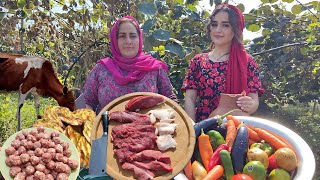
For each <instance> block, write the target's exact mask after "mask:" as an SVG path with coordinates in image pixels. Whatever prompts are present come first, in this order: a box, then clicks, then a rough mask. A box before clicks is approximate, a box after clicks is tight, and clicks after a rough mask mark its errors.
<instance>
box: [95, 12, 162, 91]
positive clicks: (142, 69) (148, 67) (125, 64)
mask: <svg viewBox="0 0 320 180" xmlns="http://www.w3.org/2000/svg"><path fill="white" fill-rule="evenodd" d="M123 19H130V20H132V21H133V23H135V24H136V26H137V27H138V28H139V23H138V22H137V20H136V19H135V18H133V17H131V16H125V17H122V18H120V19H118V20H117V22H116V23H115V24H114V25H113V27H112V29H111V32H110V43H111V52H112V55H113V58H105V59H101V60H99V61H98V63H102V64H104V65H105V67H106V68H107V69H108V70H109V71H110V72H111V74H112V77H113V78H114V80H115V81H116V83H117V84H119V85H126V84H129V83H131V82H135V81H138V80H140V79H142V78H143V77H144V76H145V75H146V74H147V73H148V72H150V71H154V70H159V69H164V70H165V71H166V72H167V73H168V66H167V65H166V64H165V63H164V62H162V61H160V60H158V59H155V58H153V57H152V56H150V55H146V54H144V53H143V51H142V43H143V39H142V36H143V34H142V31H141V29H140V28H139V31H138V34H139V50H138V54H137V55H136V56H135V57H133V58H125V57H123V56H122V55H121V53H120V50H119V46H118V40H117V33H118V30H119V26H120V22H121V20H123ZM122 70H124V71H127V72H128V73H127V74H126V75H124V74H122Z"/></svg>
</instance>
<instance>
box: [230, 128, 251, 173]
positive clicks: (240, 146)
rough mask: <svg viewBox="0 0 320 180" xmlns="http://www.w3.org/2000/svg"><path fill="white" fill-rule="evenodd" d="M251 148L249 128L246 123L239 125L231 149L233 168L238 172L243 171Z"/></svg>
mask: <svg viewBox="0 0 320 180" xmlns="http://www.w3.org/2000/svg"><path fill="white" fill-rule="evenodd" d="M248 148H249V134H248V128H247V127H246V126H244V125H239V127H238V130H237V135H236V138H235V140H234V142H233V145H232V149H231V159H232V164H233V169H234V171H235V173H236V174H238V173H242V170H243V167H244V166H245V164H246V157H247V151H248Z"/></svg>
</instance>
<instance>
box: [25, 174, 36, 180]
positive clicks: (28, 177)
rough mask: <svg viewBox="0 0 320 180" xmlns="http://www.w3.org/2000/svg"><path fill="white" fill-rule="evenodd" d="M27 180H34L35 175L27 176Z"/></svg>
mask: <svg viewBox="0 0 320 180" xmlns="http://www.w3.org/2000/svg"><path fill="white" fill-rule="evenodd" d="M26 180H34V175H31V176H27V178H26Z"/></svg>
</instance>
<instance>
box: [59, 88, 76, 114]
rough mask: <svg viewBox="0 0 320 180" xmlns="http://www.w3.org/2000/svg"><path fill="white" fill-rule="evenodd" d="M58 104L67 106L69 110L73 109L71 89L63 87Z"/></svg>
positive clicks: (73, 102)
mask: <svg viewBox="0 0 320 180" xmlns="http://www.w3.org/2000/svg"><path fill="white" fill-rule="evenodd" d="M58 103H59V106H63V107H67V108H69V109H70V111H74V110H75V108H76V106H75V98H74V94H73V91H72V90H69V89H68V88H67V87H66V86H64V87H63V95H62V97H61V98H59V101H58Z"/></svg>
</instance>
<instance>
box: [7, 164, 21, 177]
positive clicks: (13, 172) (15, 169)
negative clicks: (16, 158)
mask: <svg viewBox="0 0 320 180" xmlns="http://www.w3.org/2000/svg"><path fill="white" fill-rule="evenodd" d="M19 172H21V168H20V167H18V166H13V167H11V168H10V176H11V177H15V176H16V175H17V174H18V173H19Z"/></svg>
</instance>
